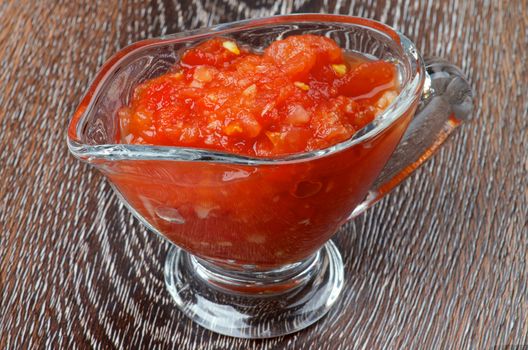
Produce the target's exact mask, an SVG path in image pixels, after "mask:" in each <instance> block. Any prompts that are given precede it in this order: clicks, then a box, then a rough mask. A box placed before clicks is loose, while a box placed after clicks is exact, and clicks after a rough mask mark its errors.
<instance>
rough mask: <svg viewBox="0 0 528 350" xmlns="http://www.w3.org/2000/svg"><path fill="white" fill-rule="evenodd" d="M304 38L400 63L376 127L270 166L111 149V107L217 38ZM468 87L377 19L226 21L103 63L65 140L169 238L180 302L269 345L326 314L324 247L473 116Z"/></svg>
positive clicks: (166, 150) (171, 274)
mask: <svg viewBox="0 0 528 350" xmlns="http://www.w3.org/2000/svg"><path fill="white" fill-rule="evenodd" d="M303 33H311V34H318V35H326V36H328V37H330V38H332V39H334V40H335V41H336V42H337V43H338V44H339V45H340V46H341V47H342V48H343V49H345V50H347V51H350V52H359V53H362V54H366V55H370V56H372V57H376V58H378V59H384V60H390V61H392V62H395V63H396V64H397V66H398V68H399V74H400V80H401V93H400V94H399V96H398V97H397V98H396V99H395V101H393V103H392V104H391V105H390V106H389V107H388V108H387V110H386V111H385V112H383V113H382V114H381V115H379V116H378V117H377V118H376V119H375V120H374V121H373V122H372V123H370V124H369V125H367V126H366V127H364V128H363V129H362V130H360V131H359V132H357V133H356V134H355V135H354V136H353V137H352V138H351V139H349V140H347V141H345V142H342V143H339V144H337V145H334V146H332V147H330V148H327V149H323V150H317V151H313V152H306V153H299V154H293V155H288V156H281V157H276V158H250V157H245V156H241V155H234V154H227V153H222V152H215V151H210V150H203V149H193V148H182V147H164V146H142V145H128V144H119V143H118V142H119V141H118V140H119V124H118V119H117V117H116V115H117V111H118V109H119V108H120V107H121V106H123V105H126V104H128V102H129V99H130V96H131V93H132V91H133V88H134V87H135V86H136V85H137V84H139V83H141V82H143V81H145V80H147V79H150V78H153V77H156V76H159V75H161V74H163V73H164V72H166V71H167V70H168V69H169V68H170V67H171V66H172V65H173V64H174V63H176V62H177V61H178V59H179V55H180V54H181V52H182V50H185V49H186V48H188V47H189V46H192V45H195V44H196V43H198V42H200V41H202V40H206V39H208V38H211V37H213V36H218V35H221V36H224V37H231V38H233V39H235V40H236V41H237V42H239V43H242V44H245V45H248V46H251V47H253V48H264V47H267V46H268V45H269V44H270V43H271V42H273V41H274V40H276V39H279V38H284V37H286V36H289V35H296V34H303ZM471 95H472V92H471V88H470V85H469V84H468V82H467V81H466V79H465V78H464V76H463V74H462V73H461V72H460V70H459V69H457V68H456V67H454V66H453V65H450V64H448V63H446V62H445V61H442V60H440V59H431V60H426V62H425V64H424V62H423V60H422V58H421V57H420V54H419V53H418V52H417V50H416V48H415V46H414V44H413V43H412V42H411V41H410V40H409V39H407V38H406V37H405V36H403V35H402V34H401V33H399V32H397V31H395V30H393V29H391V28H390V27H388V26H386V25H384V24H381V23H379V22H375V21H372V20H368V19H364V18H358V17H349V16H339V15H320V14H301V15H287V16H276V17H270V18H262V19H253V20H247V21H240V22H234V23H229V24H222V25H218V26H214V27H211V28H206V29H200V30H195V31H189V32H185V33H178V34H174V35H169V36H165V37H161V38H156V39H149V40H144V41H141V42H138V43H135V44H133V45H131V46H129V47H127V48H125V49H123V50H122V51H120V52H118V53H117V54H116V55H115V56H114V57H112V58H111V59H110V60H109V61H108V62H106V64H105V65H104V66H103V67H102V68H101V70H100V72H99V73H98V75H97V76H96V78H95V80H94V81H93V83H92V84H91V86H90V88H89V90H88V92H87V94H86V95H85V96H84V98H83V100H82V102H81V104H80V106H79V107H78V109H77V111H76V112H75V114H74V116H73V118H72V120H71V122H70V125H69V129H68V146H69V149H70V151H71V152H72V153H73V154H74V155H75V156H76V157H77V158H79V159H81V160H83V161H85V162H88V163H89V164H91V165H93V166H94V167H96V168H97V169H98V170H99V171H101V172H102V173H103V174H104V175H105V176H106V177H107V179H108V180H109V182H110V183H111V184H112V187H113V189H114V190H115V192H116V194H117V195H118V197H119V198H120V199H121V200H122V201H123V203H125V205H126V206H127V207H128V208H129V209H130V211H131V212H132V213H133V214H134V215H135V216H136V217H137V218H138V219H139V220H140V221H141V222H142V223H143V224H145V225H146V226H147V227H148V228H149V229H150V230H152V231H154V232H156V233H158V234H160V235H161V236H162V237H164V238H166V239H168V240H169V241H170V242H172V243H173V246H172V248H171V250H170V251H169V253H168V256H167V258H166V263H165V282H166V284H167V287H168V290H169V291H170V293H171V295H172V296H173V298H174V300H175V302H176V305H177V306H178V307H179V309H180V310H181V311H182V312H184V313H185V314H186V315H187V316H188V317H190V318H191V319H193V320H194V321H195V322H197V323H199V324H200V325H202V326H204V327H206V328H208V329H210V330H213V331H215V332H218V333H222V334H226V335H230V336H236V337H245V338H265V337H273V336H278V335H283V334H287V333H291V332H295V331H297V330H300V329H302V328H305V327H307V326H308V325H310V324H312V323H313V322H315V321H316V320H318V319H319V318H321V317H322V316H323V315H324V314H325V313H326V312H327V311H328V310H329V309H330V307H331V306H332V305H333V304H334V302H335V301H336V300H337V297H338V296H339V294H340V292H341V290H342V287H343V263H342V261H341V257H340V254H339V252H338V250H337V248H336V246H335V245H334V244H333V243H332V242H331V241H330V240H329V239H330V238H331V237H332V235H333V234H334V233H335V232H336V231H338V229H339V227H340V226H341V225H343V224H344V223H345V222H346V221H347V220H349V219H352V218H353V217H355V216H357V215H358V214H360V213H361V212H363V211H364V210H365V209H367V208H368V207H370V206H371V205H372V204H373V203H375V202H376V201H378V200H379V199H380V198H382V197H383V196H384V195H385V194H386V193H388V192H389V191H390V190H391V189H392V188H394V187H395V186H396V185H397V184H398V183H400V182H401V181H402V180H403V179H404V178H405V177H407V176H408V175H409V174H410V173H411V172H412V171H414V169H416V168H417V167H418V166H419V165H420V164H422V163H423V162H424V161H425V160H426V159H427V158H429V157H430V156H431V154H432V153H434V151H435V150H436V149H437V148H438V147H439V146H440V145H441V144H442V143H443V142H444V140H445V139H446V138H447V136H448V135H449V134H450V133H451V132H452V131H453V130H454V129H455V128H456V127H457V126H458V125H459V124H460V123H461V122H462V121H464V120H466V119H467V118H468V116H469V114H470V112H471V110H472V101H471Z"/></svg>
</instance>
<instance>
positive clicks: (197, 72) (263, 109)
mask: <svg viewBox="0 0 528 350" xmlns="http://www.w3.org/2000/svg"><path fill="white" fill-rule="evenodd" d="M399 88H400V87H399V82H398V79H397V69H396V67H395V65H394V64H393V63H390V62H385V61H379V60H378V61H376V60H369V59H367V58H365V57H363V56H357V55H350V54H347V53H344V52H343V50H341V49H340V48H339V47H338V46H337V44H336V43H335V42H334V41H332V40H331V39H328V38H325V37H320V36H315V35H300V36H291V37H288V38H286V39H284V40H279V41H275V42H273V43H271V45H269V46H268V47H267V48H265V49H264V50H263V51H262V52H257V51H255V50H252V49H251V48H249V47H245V46H242V45H239V44H238V43H236V42H234V41H232V40H231V39H227V38H214V39H211V40H208V41H205V42H203V43H201V44H200V45H198V46H195V47H192V48H190V49H188V50H187V51H185V52H183V53H182V55H181V60H180V62H178V63H177V64H176V65H175V66H174V67H173V69H171V70H170V71H169V72H167V73H165V74H163V75H161V76H159V77H157V78H154V79H151V80H148V81H145V82H143V83H141V84H140V85H138V86H137V87H136V89H135V90H134V92H133V96H131V99H130V102H129V103H128V105H127V106H124V107H123V108H121V109H120V111H119V113H118V118H119V121H120V126H121V128H120V136H119V137H120V140H121V142H122V143H129V144H143V145H168V146H181V147H196V148H205V149H212V150H219V151H223V152H231V153H237V154H243V155H247V156H252V157H261V158H262V157H277V156H281V155H287V154H292V153H298V152H305V151H312V150H318V149H322V148H325V147H329V146H332V145H334V144H336V143H339V142H342V141H345V140H347V139H349V138H350V137H351V136H352V135H353V134H354V133H355V132H356V131H357V130H359V129H360V128H362V127H363V126H364V125H365V124H367V123H369V122H370V121H372V120H373V118H375V117H376V115H378V114H379V113H381V112H382V111H383V110H384V109H385V108H387V106H388V105H389V104H390V103H391V101H392V100H393V99H394V98H395V96H397V94H398V92H399ZM415 107H416V104H415V103H414V104H413V105H412V106H411V107H410V108H409V109H408V110H407V111H405V112H403V113H402V115H401V116H400V118H399V119H398V120H397V121H396V122H394V123H392V124H391V125H390V126H389V127H387V128H386V129H385V130H383V131H381V132H379V133H378V134H377V135H376V136H375V137H371V138H369V139H368V140H366V141H364V142H360V143H358V144H355V145H353V146H349V147H346V148H344V149H343V150H341V151H338V152H334V153H332V154H330V155H326V156H324V157H315V158H309V159H306V160H302V161H297V162H289V163H275V162H270V163H265V164H258V165H255V164H254V163H253V164H251V163H250V164H247V165H243V164H235V163H233V164H227V163H220V162H213V161H174V160H121V161H118V162H114V163H112V164H111V165H108V166H107V167H105V168H104V169H102V170H103V171H104V172H105V174H106V175H107V176H108V177H109V178H110V179H111V181H112V182H113V183H114V184H115V186H116V190H117V191H118V192H119V193H121V195H122V197H123V198H124V200H125V201H126V202H128V203H129V205H130V207H132V208H134V209H135V211H137V213H138V214H139V216H140V217H142V218H143V219H145V222H146V223H147V224H148V225H149V226H150V227H152V228H154V229H155V230H157V231H158V232H160V233H162V234H163V235H164V236H165V237H167V238H168V239H170V240H171V241H173V242H174V243H176V244H177V245H178V246H180V247H182V248H184V249H186V250H187V251H190V252H191V253H193V254H195V255H197V256H199V257H202V258H205V259H209V260H212V261H219V262H222V263H224V264H225V263H227V262H229V263H231V264H249V265H252V266H254V267H255V268H257V269H267V268H273V267H277V266H281V265H283V264H286V263H293V262H296V261H299V260H301V259H303V258H306V257H308V256H309V255H310V254H312V253H314V252H315V251H316V250H317V249H318V248H320V247H321V245H322V244H323V243H324V242H326V241H327V240H328V239H329V238H330V237H331V236H332V235H333V234H334V233H335V232H336V231H337V230H338V229H339V227H340V226H341V225H342V224H343V223H344V222H345V221H346V220H347V219H348V217H349V215H350V213H351V212H352V211H353V210H354V208H355V207H356V206H357V205H358V204H359V203H360V202H361V201H362V200H363V199H364V198H365V196H366V194H367V192H368V190H369V189H370V188H371V186H372V183H373V182H374V180H375V178H376V177H377V176H378V174H379V172H380V171H381V169H382V167H383V166H384V165H385V163H386V161H387V159H388V158H389V156H390V155H391V153H392V152H393V150H394V148H395V147H396V145H397V144H398V142H399V140H400V138H401V136H402V135H403V133H404V131H405V129H406V127H407V125H408V122H409V121H410V119H411V117H412V114H413V112H414V109H415Z"/></svg>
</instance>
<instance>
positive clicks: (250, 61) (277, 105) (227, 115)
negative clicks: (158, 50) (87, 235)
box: [118, 34, 399, 157]
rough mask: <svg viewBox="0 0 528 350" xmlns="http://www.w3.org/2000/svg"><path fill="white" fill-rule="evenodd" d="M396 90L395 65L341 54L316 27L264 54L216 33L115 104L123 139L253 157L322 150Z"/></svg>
mask: <svg viewBox="0 0 528 350" xmlns="http://www.w3.org/2000/svg"><path fill="white" fill-rule="evenodd" d="M398 89H399V85H398V79H397V70H396V67H395V65H394V64H392V63H390V62H386V61H381V60H378V61H372V60H367V59H366V58H365V57H361V56H350V55H345V54H344V52H343V50H341V48H339V46H338V45H337V44H336V43H335V42H334V41H333V40H331V39H329V38H326V37H323V36H316V35H309V34H305V35H298V36H290V37H288V38H286V39H283V40H278V41H275V42H273V43H272V44H271V45H270V46H268V47H267V48H266V49H265V50H264V52H262V53H257V52H252V51H251V50H250V48H247V47H242V46H240V45H238V44H237V43H236V42H234V41H232V40H231V39H228V38H220V37H219V38H214V39H210V40H208V41H205V42H203V43H201V44H200V45H198V46H196V47H193V48H190V49H188V50H187V51H185V52H184V53H183V55H182V58H181V61H180V62H179V63H178V64H176V65H175V66H174V67H173V68H172V69H171V70H170V71H169V72H167V73H165V74H163V75H161V76H159V77H157V78H154V79H151V80H148V81H146V82H144V83H142V84H140V85H138V86H137V87H136V88H135V90H134V93H133V96H132V98H131V101H130V103H129V105H128V106H126V107H123V108H121V109H120V111H119V113H118V116H119V121H120V127H121V130H120V131H121V133H120V134H121V142H123V143H129V144H147V145H166V146H182V147H196V148H205V149H213V150H221V151H227V152H232V153H237V154H243V155H248V156H256V157H270V156H277V155H285V154H291V153H298V152H304V151H312V150H316V149H323V148H326V147H329V146H332V145H334V144H337V143H339V142H342V141H345V140H346V139H348V138H350V137H351V136H352V135H353V134H354V133H355V132H356V131H358V130H359V129H361V128H362V127H363V126H365V125H366V124H368V123H369V122H371V121H372V120H373V119H374V118H375V117H376V115H378V114H379V113H381V112H382V111H383V110H384V109H385V108H386V107H388V105H389V104H390V103H391V101H392V100H393V99H394V98H395V97H396V96H397V94H398Z"/></svg>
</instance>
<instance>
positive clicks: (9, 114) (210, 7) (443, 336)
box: [0, 0, 528, 350]
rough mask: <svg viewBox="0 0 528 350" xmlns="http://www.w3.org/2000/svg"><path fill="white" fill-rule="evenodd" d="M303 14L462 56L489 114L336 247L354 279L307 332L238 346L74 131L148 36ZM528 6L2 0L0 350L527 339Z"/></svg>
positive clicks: (350, 228) (479, 105)
mask: <svg viewBox="0 0 528 350" xmlns="http://www.w3.org/2000/svg"><path fill="white" fill-rule="evenodd" d="M289 12H328V13H342V14H352V15H359V16H365V17H371V18H375V19H378V20H381V21H383V22H386V23H388V24H389V25H392V26H394V27H396V28H398V29H400V30H401V31H403V32H404V33H406V34H407V35H408V36H409V37H410V38H411V39H413V40H414V41H415V43H416V44H417V46H418V47H419V48H420V49H421V51H422V52H423V53H426V54H430V55H438V56H443V57H445V58H447V59H449V60H451V61H453V62H454V63H456V64H458V65H460V66H461V67H462V69H463V70H464V71H465V72H466V73H467V74H468V75H469V77H470V79H471V81H472V82H473V86H474V88H475V90H476V98H475V102H476V110H475V112H474V117H475V119H474V121H473V122H471V123H470V124H467V125H465V126H464V127H463V128H462V129H461V130H459V131H458V132H457V133H456V135H455V136H454V137H452V138H451V139H450V140H449V141H448V143H447V145H446V146H445V147H443V148H442V149H441V151H440V152H439V153H438V154H437V155H435V156H434V157H433V159H432V160H431V161H429V162H428V163H427V164H426V165H425V166H424V167H422V168H421V169H420V170H419V171H417V172H416V173H415V174H414V175H413V176H412V177H411V178H410V179H408V180H407V181H406V182H405V183H404V184H403V185H401V186H400V187H399V188H398V189H397V190H396V191H394V192H393V193H392V194H391V195H389V196H388V197H387V198H386V199H384V200H383V201H382V202H380V203H379V204H378V205H377V206H375V207H374V208H372V209H370V210H369V211H368V212H367V213H366V214H364V215H363V216H361V217H359V218H357V219H356V220H354V221H353V222H350V223H349V224H347V225H346V226H345V227H343V228H342V229H341V230H340V232H339V233H338V234H337V235H336V237H335V241H336V243H337V244H338V245H339V247H340V248H341V251H342V253H343V258H344V260H345V264H346V272H345V273H346V286H345V291H344V293H343V296H342V298H341V299H340V300H339V302H338V303H337V306H336V307H335V308H334V309H333V311H332V312H331V313H330V314H329V315H328V316H327V317H325V318H324V319H323V320H322V321H320V322H318V323H317V324H316V325H314V326H312V327H310V328H308V329H306V330H304V331H301V332H299V333H296V334H294V335H290V336H285V337H280V338H275V339H270V340H263V341H250V340H239V339H233V338H228V337H224V336H220V335H217V334H213V333H211V332H209V331H206V330H204V329H202V328H200V327H198V326H196V325H195V324H193V323H192V322H191V321H189V320H188V319H186V318H185V317H184V316H183V315H182V314H181V313H180V312H179V311H177V310H176V308H175V307H174V306H173V303H172V301H171V298H170V296H169V294H168V292H167V291H166V290H165V286H164V282H163V276H162V263H163V260H164V257H165V254H166V252H167V250H168V245H167V244H166V243H164V242H162V241H161V240H160V239H159V238H158V237H157V236H156V235H154V234H151V233H149V232H147V231H146V230H145V229H144V228H143V227H142V226H141V225H140V224H139V223H138V222H137V221H136V220H135V219H133V218H132V216H131V214H129V213H128V211H127V210H126V209H125V208H124V207H123V206H122V205H121V204H120V203H119V202H118V201H117V199H116V197H115V196H114V195H113V194H112V192H111V190H110V187H109V185H108V184H107V183H106V182H105V180H104V179H103V178H102V177H101V176H100V175H99V174H98V173H96V172H95V171H94V170H92V169H89V167H88V166H87V165H84V164H81V163H80V162H79V161H77V160H75V159H73V157H71V156H70V155H69V154H68V150H67V147H66V143H65V129H66V126H67V123H68V120H69V118H70V116H71V114H72V112H73V110H74V109H75V107H76V105H77V103H78V102H79V100H80V97H81V95H82V93H83V92H84V90H85V89H86V87H87V85H88V83H89V81H90V79H91V78H92V77H93V76H94V74H95V72H96V70H97V68H98V67H99V66H101V64H102V63H103V62H104V60H105V59H107V58H108V57H109V56H110V55H111V54H113V53H114V52H116V51H117V50H118V49H120V48H122V47H123V46H125V45H126V44H128V43H131V42H134V41H136V40H139V39H143V38H147V37H155V36H159V35H161V34H166V33H172V32H177V31H182V30H185V29H191V28H197V27H202V26H207V25H210V24H214V23H219V22H227V21H233V20H237V19H242V18H252V17H257V16H266V15H272V14H279V13H289ZM527 48H528V4H527V2H526V0H512V1H509V2H503V1H499V0H491V1H478V0H475V1H471V2H466V1H463V0H438V1H435V0H427V1H426V0H424V1H414V0H393V1H383V0H381V1H376V2H373V1H356V0H352V1H350V0H337V1H329V0H321V1H304V0H295V1H273V0H261V1H235V0H199V1H189V0H183V1H178V0H173V1H171V0H151V1H150V2H147V1H140V0H120V1H106V0H94V1H81V0H77V1H70V0H42V1H27V0H25V1H15V0H11V1H9V0H7V1H2V2H0V289H1V295H0V303H1V304H0V348H1V349H24V348H49V349H58V348H68V349H75V348H79V349H81V348H94V349H108V348H126V349H139V348H145V349H157V348H172V349H182V350H183V349H375V348H393V349H402V348H427V349H430V348H451V349H476V348H478V349H488V348H492V347H493V346H495V345H507V344H510V345H520V344H524V345H528V268H527V262H528V221H527V217H528V88H527V86H528V69H527V62H528V54H527Z"/></svg>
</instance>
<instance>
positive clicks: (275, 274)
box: [165, 241, 343, 339]
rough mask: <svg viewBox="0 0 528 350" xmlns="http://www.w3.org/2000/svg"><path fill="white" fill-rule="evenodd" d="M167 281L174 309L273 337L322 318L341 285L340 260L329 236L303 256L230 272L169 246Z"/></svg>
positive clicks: (240, 333)
mask: <svg viewBox="0 0 528 350" xmlns="http://www.w3.org/2000/svg"><path fill="white" fill-rule="evenodd" d="M165 283H166V285H167V288H168V290H169V292H170V294H171V295H172V297H173V298H174V300H175V302H176V305H177V306H178V308H179V309H180V310H181V311H182V312H183V313H184V314H185V315H186V316H187V317H189V318H190V319H192V320H193V321H194V322H196V323H198V324H199V325H201V326H202V327H205V328H207V329H209V330H211V331H213V332H216V333H220V334H224V335H228V336H232V337H239V338H251V339H258V338H271V337H277V336H280V335H285V334H289V333H293V332H296V331H299V330H301V329H303V328H306V327H308V326H310V325H311V324H313V323H314V322H316V321H317V320H319V319H320V318H321V317H323V316H324V315H325V314H326V313H327V312H328V311H329V310H330V308H331V307H332V305H333V304H334V303H335V301H336V300H337V298H338V296H339V294H340V292H341V290H342V288H343V262H342V260H341V256H340V254H339V251H338V249H337V248H336V246H335V245H334V244H333V243H332V242H331V241H328V242H327V243H326V244H325V245H324V246H323V247H322V248H321V249H320V250H319V251H318V252H317V253H315V254H314V255H313V256H311V257H310V258H308V259H306V260H305V261H302V262H299V263H296V264H291V265H288V266H285V267H281V268H280V269H275V270H269V271H247V270H245V271H233V270H227V269H225V268H224V267H219V266H218V265H216V264H215V265H212V264H210V263H208V262H205V261H203V260H201V259H199V258H196V257H194V256H193V255H191V254H189V253H187V252H185V251H183V250H182V249H180V248H178V247H176V246H173V247H172V248H171V249H170V251H169V253H168V255H167V260H166V262H165Z"/></svg>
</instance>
